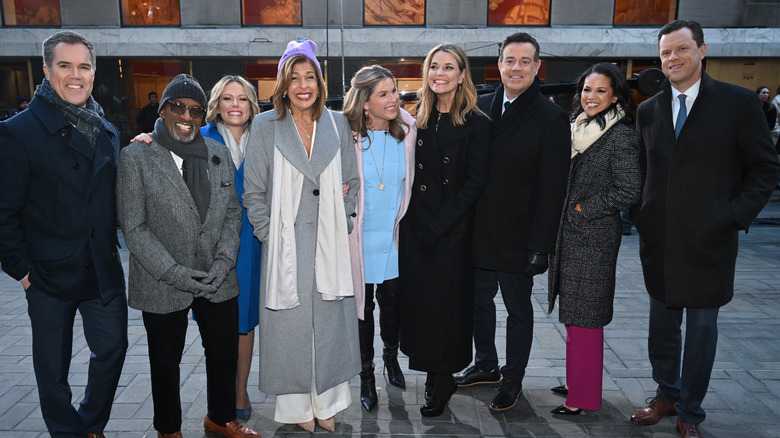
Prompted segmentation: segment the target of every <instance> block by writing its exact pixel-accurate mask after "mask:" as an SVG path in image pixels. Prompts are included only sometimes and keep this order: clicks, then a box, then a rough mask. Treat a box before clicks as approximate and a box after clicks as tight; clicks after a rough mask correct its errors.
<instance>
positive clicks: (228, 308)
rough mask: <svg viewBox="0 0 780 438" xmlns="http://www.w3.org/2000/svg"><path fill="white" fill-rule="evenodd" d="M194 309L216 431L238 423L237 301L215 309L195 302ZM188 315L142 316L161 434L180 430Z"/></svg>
mask: <svg viewBox="0 0 780 438" xmlns="http://www.w3.org/2000/svg"><path fill="white" fill-rule="evenodd" d="M190 308H191V309H192V313H193V314H194V315H195V319H196V321H197V323H198V329H199V331H200V338H201V343H202V345H203V350H204V353H205V356H206V392H207V395H206V400H207V405H208V406H207V409H208V416H209V418H210V419H211V421H213V422H214V423H216V424H217V425H220V426H224V425H225V423H227V422H230V421H233V420H235V419H236V363H237V362H238V299H237V298H231V299H229V300H227V301H223V302H221V303H212V302H211V301H209V300H207V299H205V298H195V300H194V301H193V302H192V305H191V306H190ZM188 313H189V309H183V310H179V311H176V312H172V313H166V314H155V313H149V312H143V319H144V327H145V328H146V337H147V338H148V341H149V367H150V369H151V377H152V400H153V401H154V428H155V429H156V430H157V431H158V432H161V433H174V432H177V431H179V430H180V429H181V400H180V398H179V364H180V363H181V356H182V352H183V351H184V342H185V336H186V334H187V315H188Z"/></svg>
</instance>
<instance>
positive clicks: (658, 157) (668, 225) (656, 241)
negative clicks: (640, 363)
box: [631, 20, 780, 437]
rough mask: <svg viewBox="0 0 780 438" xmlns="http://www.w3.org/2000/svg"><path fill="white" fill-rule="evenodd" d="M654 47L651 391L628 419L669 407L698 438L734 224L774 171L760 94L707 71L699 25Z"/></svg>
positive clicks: (647, 161) (647, 123) (647, 139)
mask: <svg viewBox="0 0 780 438" xmlns="http://www.w3.org/2000/svg"><path fill="white" fill-rule="evenodd" d="M658 48H659V52H660V56H661V67H662V69H663V71H664V74H665V75H666V77H667V80H666V81H665V82H664V83H663V85H662V86H661V91H660V92H659V93H658V94H656V95H655V96H653V97H652V98H650V99H648V100H647V101H645V102H643V103H642V104H641V105H640V106H639V109H638V115H637V130H638V131H639V134H640V141H641V142H640V145H641V156H640V164H641V169H642V180H643V192H642V200H641V202H640V204H639V205H638V206H637V207H635V208H634V209H633V211H632V213H633V216H634V221H635V224H636V227H637V230H638V231H639V236H640V246H639V251H640V258H641V260H642V269H643V271H644V278H645V286H646V288H647V292H648V293H649V294H650V328H649V337H648V353H649V356H650V363H651V365H652V367H653V380H655V381H656V383H658V389H657V391H656V396H655V397H654V398H653V399H652V400H651V401H650V403H649V405H648V406H647V407H645V408H642V409H639V410H638V411H637V412H636V413H634V415H633V416H632V417H631V420H632V421H633V422H635V423H639V424H655V423H657V422H658V421H660V420H661V418H663V417H664V416H666V415H671V414H675V413H676V414H677V415H678V418H677V430H678V431H679V432H680V433H681V436H682V437H698V436H701V431H700V430H699V423H701V422H702V421H703V420H704V418H705V413H704V410H703V409H702V407H701V402H702V400H703V399H704V396H705V395H706V393H707V387H708V386H709V380H710V373H711V371H712V364H713V361H714V359H715V349H716V346H717V342H718V310H719V309H720V307H721V306H723V305H725V304H726V303H728V302H729V301H731V298H732V297H733V295H734V269H735V262H736V258H737V244H738V240H739V237H738V232H739V231H740V230H744V231H745V232H746V233H747V230H748V227H749V226H750V223H751V222H752V221H753V219H755V217H756V215H758V213H759V212H760V211H761V209H762V208H763V206H764V204H765V203H766V202H767V200H768V199H769V196H770V195H771V194H772V190H773V189H774V187H775V185H776V183H777V180H778V170H779V169H780V167H779V166H778V161H777V154H776V152H775V150H774V147H773V145H772V141H771V137H770V134H769V129H768V128H767V125H766V123H765V118H763V114H762V111H761V106H760V105H759V103H758V97H757V96H756V94H755V93H753V92H752V91H750V90H747V89H744V88H741V87H737V86H734V85H730V84H726V83H723V82H719V81H716V80H713V79H712V78H710V77H709V76H707V74H706V73H703V69H702V60H703V59H704V56H705V54H706V51H707V45H706V44H705V43H704V33H703V31H702V28H701V25H700V24H699V23H697V22H695V21H683V20H675V21H673V22H671V23H669V24H667V25H665V26H664V27H663V28H662V29H661V30H660V31H659V32H658ZM683 313H685V314H686V318H685V319H686V334H685V341H684V345H685V347H684V351H683V352H682V358H681V357H680V356H681V351H682V350H683V340H682V336H681V325H682V320H683Z"/></svg>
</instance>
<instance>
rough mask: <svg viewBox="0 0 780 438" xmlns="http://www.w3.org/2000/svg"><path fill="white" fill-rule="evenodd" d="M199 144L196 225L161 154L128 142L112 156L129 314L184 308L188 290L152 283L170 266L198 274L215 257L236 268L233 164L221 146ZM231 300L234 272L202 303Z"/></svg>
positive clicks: (154, 146)
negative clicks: (204, 174) (201, 205)
mask: <svg viewBox="0 0 780 438" xmlns="http://www.w3.org/2000/svg"><path fill="white" fill-rule="evenodd" d="M205 140H206V146H207V147H208V156H209V160H208V174H209V181H210V183H211V199H210V202H209V209H208V213H207V214H206V220H205V221H204V222H203V223H201V221H200V216H199V214H198V209H197V207H196V206H195V202H194V201H193V200H192V196H191V195H190V192H189V190H188V189H187V185H186V184H185V182H184V179H183V178H182V176H181V173H179V170H178V169H177V168H176V164H175V162H174V161H173V157H171V153H170V152H169V151H168V150H167V149H165V148H163V147H162V146H161V145H159V144H158V143H157V142H155V141H152V143H149V144H146V143H141V142H136V143H133V144H131V145H129V146H127V147H125V148H124V149H122V151H121V153H120V156H119V170H118V175H117V184H116V187H117V210H118V214H119V222H120V226H121V227H122V232H123V233H124V236H125V242H126V243H127V247H128V249H129V250H130V273H129V279H128V304H129V305H130V307H132V308H134V309H139V310H142V311H144V312H150V313H158V314H164V313H171V312H174V311H177V310H182V309H185V308H187V307H188V306H189V305H190V304H191V303H192V300H193V295H192V294H191V293H189V292H184V291H180V290H178V289H175V288H173V287H171V286H169V285H168V284H166V283H165V282H164V281H161V280H160V277H161V276H162V275H163V274H164V273H165V272H166V271H167V270H168V269H170V268H171V267H172V266H174V265H175V264H179V265H182V266H186V267H189V268H193V269H199V270H202V271H208V270H209V268H210V267H211V264H212V263H213V262H214V260H215V259H217V258H220V259H225V260H229V262H230V264H231V266H235V264H236V256H237V254H238V246H239V232H240V230H241V207H240V204H239V203H238V196H237V195H236V188H235V187H234V186H233V184H234V181H233V177H234V173H235V171H234V169H233V161H232V160H231V158H230V152H228V149H227V148H226V147H224V146H223V145H221V144H219V143H218V142H216V141H214V140H211V139H209V138H207V139H205ZM237 295H238V280H237V279H236V272H235V268H234V269H232V270H231V271H230V273H229V275H228V277H227V279H225V282H224V283H223V284H222V286H220V288H219V289H218V290H217V291H216V292H215V293H213V294H211V295H210V296H208V299H209V300H211V301H213V302H222V301H225V300H228V299H230V298H233V297H235V296H237Z"/></svg>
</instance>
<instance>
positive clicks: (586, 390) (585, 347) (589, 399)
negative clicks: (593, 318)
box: [566, 325, 604, 411]
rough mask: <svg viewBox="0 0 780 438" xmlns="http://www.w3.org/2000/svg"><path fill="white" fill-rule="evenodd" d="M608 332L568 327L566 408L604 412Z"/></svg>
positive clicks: (599, 329) (598, 329)
mask: <svg viewBox="0 0 780 438" xmlns="http://www.w3.org/2000/svg"><path fill="white" fill-rule="evenodd" d="M603 368H604V329H603V328H597V329H593V328H584V327H576V326H573V325H567V326H566V385H567V386H568V387H569V396H568V397H567V398H566V406H569V407H572V408H580V409H585V410H588V411H597V410H599V409H601V385H602V374H603Z"/></svg>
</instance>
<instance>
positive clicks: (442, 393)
mask: <svg viewBox="0 0 780 438" xmlns="http://www.w3.org/2000/svg"><path fill="white" fill-rule="evenodd" d="M435 378H436V382H435V384H434V386H433V390H432V391H431V394H430V398H426V401H425V404H424V405H423V406H422V407H420V414H421V415H422V416H423V417H438V416H439V415H441V414H443V413H444V408H445V407H447V405H448V404H450V398H451V397H452V394H453V393H454V392H455V390H456V389H457V388H458V385H456V384H455V380H454V379H453V378H452V376H451V375H446V376H445V375H442V374H437V375H436V377H435ZM428 380H431V376H430V374H429V375H428ZM427 386H428V381H426V395H427Z"/></svg>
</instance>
